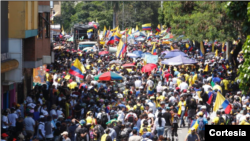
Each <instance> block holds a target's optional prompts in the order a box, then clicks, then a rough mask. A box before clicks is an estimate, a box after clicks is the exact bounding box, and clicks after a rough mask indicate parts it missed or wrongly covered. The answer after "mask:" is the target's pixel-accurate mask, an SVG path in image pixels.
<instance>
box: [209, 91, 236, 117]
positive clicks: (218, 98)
mask: <svg viewBox="0 0 250 141" xmlns="http://www.w3.org/2000/svg"><path fill="white" fill-rule="evenodd" d="M220 106H222V108H223V109H224V110H225V114H229V113H230V111H231V110H232V107H231V105H230V104H229V101H228V100H226V99H225V97H224V96H223V95H222V94H221V93H220V92H217V96H216V100H215V103H214V108H213V111H214V112H216V111H218V110H219V108H220Z"/></svg>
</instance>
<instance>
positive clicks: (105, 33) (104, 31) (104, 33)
mask: <svg viewBox="0 0 250 141" xmlns="http://www.w3.org/2000/svg"><path fill="white" fill-rule="evenodd" d="M106 35H107V28H106V26H104V29H103V38H105V37H106Z"/></svg>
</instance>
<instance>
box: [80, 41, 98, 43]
mask: <svg viewBox="0 0 250 141" xmlns="http://www.w3.org/2000/svg"><path fill="white" fill-rule="evenodd" d="M96 43H97V42H90V41H86V42H79V44H96Z"/></svg>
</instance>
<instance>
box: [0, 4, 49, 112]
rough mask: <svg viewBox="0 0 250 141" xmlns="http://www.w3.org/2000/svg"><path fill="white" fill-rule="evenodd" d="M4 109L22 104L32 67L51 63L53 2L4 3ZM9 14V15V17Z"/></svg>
mask: <svg viewBox="0 0 250 141" xmlns="http://www.w3.org/2000/svg"><path fill="white" fill-rule="evenodd" d="M1 3H2V5H1V10H2V13H1V14H2V15H1V21H2V22H1V26H2V27H1V28H2V29H4V30H6V29H7V30H6V32H5V34H6V35H7V36H8V37H6V35H4V37H3V36H2V37H1V38H2V39H3V41H4V42H3V44H2V47H1V51H2V53H3V52H4V53H5V54H6V55H5V56H7V57H5V59H2V60H1V62H2V66H1V70H2V71H1V76H2V79H1V82H2V92H1V93H2V108H3V109H6V108H10V107H12V104H13V103H14V102H15V103H22V102H23V101H24V99H25V97H26V96H27V93H29V91H30V90H31V89H32V85H33V69H34V68H37V67H40V66H42V65H44V64H50V63H51V45H50V11H51V9H50V2H49V1H9V2H1ZM6 17H7V18H6Z"/></svg>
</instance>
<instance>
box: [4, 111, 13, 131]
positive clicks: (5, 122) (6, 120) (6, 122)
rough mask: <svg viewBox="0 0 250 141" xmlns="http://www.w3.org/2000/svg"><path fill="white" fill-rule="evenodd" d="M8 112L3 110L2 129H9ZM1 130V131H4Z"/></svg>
mask: <svg viewBox="0 0 250 141" xmlns="http://www.w3.org/2000/svg"><path fill="white" fill-rule="evenodd" d="M7 115H8V113H7V112H6V111H4V113H3V116H2V130H5V131H7V130H8V129H9V125H11V123H9V119H8V116H7ZM5 131H2V132H5Z"/></svg>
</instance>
